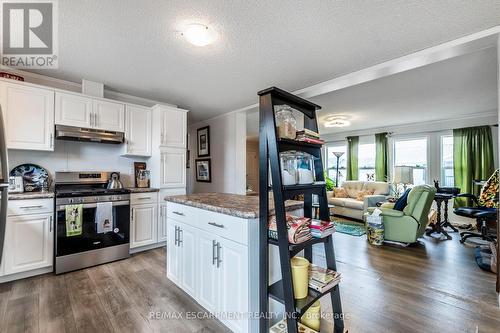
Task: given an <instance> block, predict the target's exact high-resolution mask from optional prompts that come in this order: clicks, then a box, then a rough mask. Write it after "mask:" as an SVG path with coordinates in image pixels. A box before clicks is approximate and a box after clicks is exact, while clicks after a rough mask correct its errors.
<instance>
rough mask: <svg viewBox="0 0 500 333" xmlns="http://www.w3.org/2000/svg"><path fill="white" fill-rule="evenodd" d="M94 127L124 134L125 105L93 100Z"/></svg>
mask: <svg viewBox="0 0 500 333" xmlns="http://www.w3.org/2000/svg"><path fill="white" fill-rule="evenodd" d="M93 112H94V115H95V124H94V127H95V128H97V129H101V130H108V131H116V132H125V105H123V104H121V103H115V102H109V101H103V100H94V107H93Z"/></svg>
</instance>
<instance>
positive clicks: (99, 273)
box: [0, 234, 500, 333]
mask: <svg viewBox="0 0 500 333" xmlns="http://www.w3.org/2000/svg"><path fill="white" fill-rule="evenodd" d="M453 237H454V239H453V240H452V241H437V240H434V239H432V238H430V237H425V240H424V241H423V242H421V244H420V245H417V246H413V247H408V248H402V247H396V246H383V247H381V248H374V247H371V246H369V245H368V244H367V243H366V240H365V238H364V237H352V236H348V235H344V234H336V235H335V236H334V239H335V249H336V255H337V261H338V269H339V271H341V272H342V274H343V281H342V284H341V293H342V301H343V306H344V313H345V315H346V329H348V330H349V332H351V333H358V332H370V333H373V332H398V333H399V332H405V333H407V332H419V333H421V332H450V333H452V332H453V333H456V332H495V333H498V332H500V310H499V308H498V297H497V294H496V293H495V275H493V274H491V273H486V272H483V271H481V270H480V269H479V268H478V266H477V265H476V263H475V261H474V258H473V249H472V248H468V247H466V246H463V245H461V244H460V243H459V242H458V240H457V234H453ZM320 250H322V249H321V248H315V250H314V257H315V261H317V262H318V263H321V262H322V261H324V258H323V256H322V254H323V251H320ZM322 307H323V311H324V312H325V313H328V312H329V308H330V301H329V299H328V298H325V299H323V300H322ZM151 311H160V312H171V313H185V312H188V311H203V309H202V308H201V307H200V306H199V305H198V304H196V303H195V302H194V301H192V300H191V299H190V298H189V297H188V296H187V295H185V294H184V293H183V292H182V291H181V290H180V289H178V288H177V287H176V286H175V285H174V284H173V283H171V282H170V281H169V280H167V279H166V277H165V250H164V249H156V250H152V251H147V252H143V253H139V254H136V255H134V256H132V257H131V258H129V259H126V260H122V261H118V262H113V263H109V264H105V265H101V266H97V267H92V268H88V269H84V270H80V271H77V272H72V273H68V274H64V275H59V276H55V275H52V274H46V275H42V276H38V277H33V278H29V279H24V280H20V281H15V282H11V283H4V284H0V330H1V332H9V333H11V332H50V333H52V332H92V333H97V332H99V333H100V332H175V333H177V332H181V333H182V332H227V330H226V329H225V328H224V326H223V325H222V324H220V323H219V322H218V321H216V320H213V319H199V320H198V319H197V320H185V319H165V318H163V319H154V318H151V317H150V312H151ZM330 327H331V324H330V322H329V321H328V320H324V321H323V322H322V328H323V330H324V331H325V332H328V331H330V332H331V328H330ZM329 329H330V330H329Z"/></svg>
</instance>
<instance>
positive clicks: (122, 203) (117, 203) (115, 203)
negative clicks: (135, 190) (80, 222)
mask: <svg viewBox="0 0 500 333" xmlns="http://www.w3.org/2000/svg"><path fill="white" fill-rule="evenodd" d="M69 205H72V204H67V205H59V206H57V211H58V212H60V211H64V210H65V208H64V207H66V206H69ZM128 205H130V201H128V200H123V201H113V207H115V206H128ZM96 207H97V203H88V204H83V209H85V208H96Z"/></svg>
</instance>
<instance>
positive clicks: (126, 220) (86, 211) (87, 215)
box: [56, 200, 130, 257]
mask: <svg viewBox="0 0 500 333" xmlns="http://www.w3.org/2000/svg"><path fill="white" fill-rule="evenodd" d="M65 207H66V206H65V205H58V206H56V222H57V224H56V231H57V236H56V256H57V257H61V256H65V255H68V254H74V253H80V252H85V251H89V250H96V249H101V248H105V247H109V246H115V245H121V244H127V243H129V242H130V202H129V201H128V200H127V201H116V202H113V228H112V231H110V232H106V233H97V225H96V223H95V221H96V218H95V216H96V208H97V204H95V203H88V204H84V205H83V213H82V234H81V235H77V236H68V235H67V233H66V208H65Z"/></svg>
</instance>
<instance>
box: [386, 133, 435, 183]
mask: <svg viewBox="0 0 500 333" xmlns="http://www.w3.org/2000/svg"><path fill="white" fill-rule="evenodd" d="M403 165H404V166H412V167H413V184H414V185H422V184H426V183H427V138H418V139H400V140H398V139H396V140H395V141H394V166H403Z"/></svg>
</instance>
